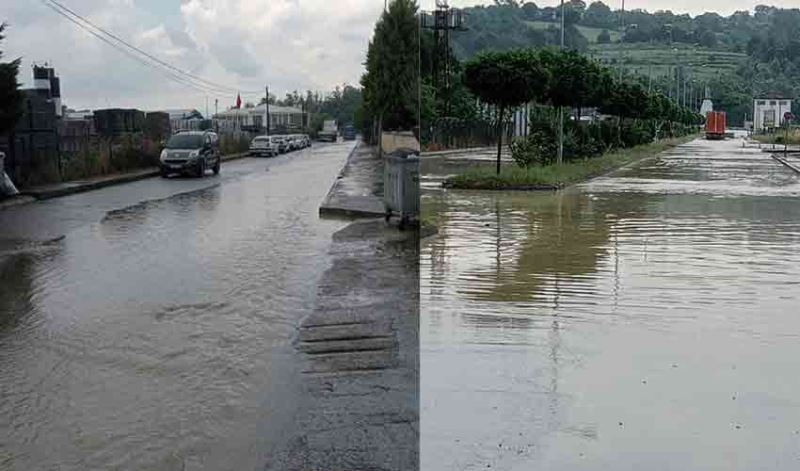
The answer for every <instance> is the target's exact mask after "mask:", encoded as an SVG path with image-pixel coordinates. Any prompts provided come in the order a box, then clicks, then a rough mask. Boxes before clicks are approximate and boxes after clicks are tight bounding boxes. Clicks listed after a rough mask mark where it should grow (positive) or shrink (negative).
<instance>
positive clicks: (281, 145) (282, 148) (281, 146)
mask: <svg viewBox="0 0 800 471" xmlns="http://www.w3.org/2000/svg"><path fill="white" fill-rule="evenodd" d="M273 137H274V138H275V139H276V140H277V141H278V152H280V153H281V154H283V153H284V152H289V142H288V141H287V140H286V136H273Z"/></svg>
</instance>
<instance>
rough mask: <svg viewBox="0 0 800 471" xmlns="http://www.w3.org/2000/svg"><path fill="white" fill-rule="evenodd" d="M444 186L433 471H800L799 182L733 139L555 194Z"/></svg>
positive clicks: (436, 195) (428, 320)
mask: <svg viewBox="0 0 800 471" xmlns="http://www.w3.org/2000/svg"><path fill="white" fill-rule="evenodd" d="M439 177H440V176H439ZM439 177H437V176H435V175H431V176H429V177H428V178H427V180H428V182H429V184H427V185H426V192H425V196H424V198H423V206H425V207H426V211H427V212H430V213H432V214H433V216H432V217H433V219H435V221H436V224H437V225H438V227H439V235H438V236H436V237H432V238H429V239H426V240H425V241H423V244H422V252H421V260H420V264H421V266H420V273H421V295H420V303H421V306H422V307H421V313H420V316H421V321H420V336H421V342H422V346H421V348H422V350H421V404H422V410H421V417H422V420H421V440H422V441H421V457H422V469H423V470H431V471H432V470H471V469H501V470H529V469H554V470H559V471H564V470H608V469H675V470H711V469H714V470H750V469H773V470H794V469H797V468H798V466H800V397H798V394H797V391H798V390H800V376H798V375H797V374H796V362H797V358H798V357H800V319H799V318H798V316H797V315H798V313H800V180H799V179H798V176H797V175H795V174H794V173H793V172H791V171H790V170H789V169H787V168H785V167H783V166H781V165H780V164H778V163H776V162H775V161H773V160H772V159H771V158H770V156H769V155H768V154H765V153H762V152H759V151H758V150H757V149H744V148H742V142H741V140H739V139H736V140H728V141H724V142H708V141H704V140H698V141H694V142H691V143H689V144H686V145H683V146H680V147H678V148H675V149H673V150H671V151H669V152H667V153H666V154H663V155H661V156H659V157H656V158H653V159H648V160H645V161H643V162H641V163H639V164H637V165H635V166H633V167H630V168H626V169H623V170H621V171H619V172H616V173H614V174H612V175H611V176H608V177H604V178H599V179H596V180H594V181H592V182H589V183H587V184H584V185H581V186H579V187H576V188H571V189H569V190H566V191H564V192H559V193H502V192H480V193H479V192H463V191H444V190H441V189H438V188H437V187H436V183H437V182H438V181H440V178H439Z"/></svg>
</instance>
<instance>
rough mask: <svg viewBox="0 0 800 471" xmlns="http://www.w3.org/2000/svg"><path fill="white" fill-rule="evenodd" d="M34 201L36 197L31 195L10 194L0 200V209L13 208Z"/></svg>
mask: <svg viewBox="0 0 800 471" xmlns="http://www.w3.org/2000/svg"><path fill="white" fill-rule="evenodd" d="M34 201H36V198H34V197H33V196H19V195H17V196H12V197H10V198H8V199H4V200H0V211H2V210H4V209H8V208H13V207H14V206H20V205H23V204H28V203H33V202H34Z"/></svg>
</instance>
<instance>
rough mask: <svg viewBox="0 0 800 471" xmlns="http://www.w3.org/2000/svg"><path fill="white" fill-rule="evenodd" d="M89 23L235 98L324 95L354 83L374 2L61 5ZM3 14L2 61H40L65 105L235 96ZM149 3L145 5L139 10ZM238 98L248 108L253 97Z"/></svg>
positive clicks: (18, 12) (45, 15) (37, 18)
mask: <svg viewBox="0 0 800 471" xmlns="http://www.w3.org/2000/svg"><path fill="white" fill-rule="evenodd" d="M59 1H60V2H61V3H63V4H65V5H67V6H68V7H69V8H71V9H73V10H75V11H76V12H78V13H80V14H81V15H83V16H85V17H87V18H88V19H90V20H91V21H92V22H94V23H95V24H97V25H99V26H102V27H103V28H105V29H107V30H109V31H111V32H113V33H115V34H116V35H118V36H120V37H122V38H124V39H126V40H128V41H129V42H130V43H132V44H134V45H136V46H137V47H139V48H141V49H143V50H145V51H147V52H149V53H151V54H153V55H154V56H157V57H158V58H160V59H162V60H164V61H166V62H168V63H170V64H173V65H174V66H176V67H177V68H179V69H182V70H186V71H189V72H190V73H192V74H194V75H197V76H200V77H203V78H205V79H207V80H209V81H212V82H214V83H221V84H225V85H226V86H230V87H233V88H235V89H237V90H242V91H254V92H255V91H258V90H262V89H263V87H264V85H265V84H267V83H268V84H269V85H270V87H271V91H273V93H277V94H283V93H285V92H287V91H291V90H294V89H298V90H304V89H308V88H310V89H313V90H319V91H327V90H330V89H332V88H333V87H334V86H336V85H340V84H342V83H345V82H347V83H357V81H358V79H359V77H360V75H361V73H362V69H363V66H362V62H363V60H364V54H365V51H366V47H367V44H368V41H369V37H370V35H371V33H372V28H373V25H374V22H375V20H376V19H377V17H378V15H379V14H380V12H381V10H382V8H383V2H382V1H381V0H339V1H322V0H182V2H181V4H180V5H179V6H178V5H174V4H173V5H170V6H169V7H166V6H165V5H166V3H165V4H164V5H162V4H160V3H159V4H157V5H156V6H152V4H154V3H155V2H144V1H142V0H136V1H134V0H81V1H78V0H59ZM14 3H15V4H14V5H12V7H11V8H10V9H9V10H7V11H5V12H3V13H4V17H5V18H0V19H4V20H6V21H8V22H9V23H10V25H11V26H10V28H9V30H8V37H7V39H6V41H5V43H4V44H3V48H4V50H5V52H6V57H17V56H22V57H23V68H22V70H21V75H22V76H21V79H22V81H23V83H24V84H25V85H27V86H29V85H30V84H31V82H32V80H31V77H30V75H31V72H30V65H31V64H32V63H33V62H39V63H41V62H45V61H48V62H50V63H52V64H53V65H54V66H55V67H56V71H57V73H58V74H59V75H60V77H61V81H62V92H63V95H64V101H65V103H67V104H68V105H70V106H73V107H81V108H82V107H89V108H98V107H106V106H123V107H137V108H141V109H157V108H168V107H170V108H171V107H197V108H199V109H201V110H202V109H204V107H205V100H206V96H207V95H208V97H209V102H210V103H211V107H212V111H213V102H214V99H215V98H216V99H219V101H220V107H224V106H227V105H229V104H231V103H232V102H233V101H234V99H235V93H234V92H231V93H207V92H199V91H197V90H194V89H192V88H190V87H187V86H185V85H181V84H176V83H174V82H172V81H171V80H170V79H168V78H167V77H165V76H164V74H163V73H160V72H158V71H156V70H153V69H152V68H148V67H146V66H144V65H141V64H140V63H138V62H135V61H133V60H131V59H130V58H129V57H127V56H125V55H124V54H122V53H120V52H119V51H117V50H115V49H113V48H111V47H110V46H108V45H106V44H104V43H102V42H100V40H98V39H97V38H95V37H92V36H91V35H90V34H88V33H86V32H84V31H82V30H80V29H79V28H78V27H77V26H75V25H74V24H72V23H70V22H68V20H66V19H64V18H62V17H61V16H59V15H57V14H56V13H55V12H53V11H52V10H50V9H48V8H46V7H45V6H43V4H42V3H41V2H14ZM148 4H151V6H150V7H147V5H148ZM155 9H159V10H162V9H163V10H166V9H172V10H173V11H172V13H173V14H164V12H163V11H161V12H156V11H154V10H155ZM260 93H261V92H258V95H250V96H248V95H246V94H245V93H243V99H246V100H247V99H249V100H252V101H255V100H257V99H258V98H259V97H260Z"/></svg>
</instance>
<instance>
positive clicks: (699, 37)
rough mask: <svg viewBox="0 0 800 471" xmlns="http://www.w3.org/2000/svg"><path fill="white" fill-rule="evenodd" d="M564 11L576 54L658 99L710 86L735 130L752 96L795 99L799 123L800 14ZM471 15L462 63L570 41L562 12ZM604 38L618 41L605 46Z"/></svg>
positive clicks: (575, 6)
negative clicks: (656, 94)
mask: <svg viewBox="0 0 800 471" xmlns="http://www.w3.org/2000/svg"><path fill="white" fill-rule="evenodd" d="M487 1H488V0H487ZM615 5H616V2H615ZM564 11H565V15H564V23H565V26H566V28H565V31H564V38H565V43H566V46H567V48H569V49H572V50H577V51H580V52H582V53H584V54H587V55H590V56H592V57H594V58H596V59H598V60H600V61H601V62H603V63H604V64H606V65H608V66H610V67H614V68H616V67H620V65H621V67H622V68H623V69H624V71H625V75H626V76H628V77H630V78H632V79H636V80H639V81H640V82H643V83H645V84H648V86H650V85H652V87H653V88H654V89H655V90H660V91H662V92H664V93H666V94H669V93H670V92H671V91H672V90H675V89H676V88H677V83H680V84H682V86H683V84H688V87H691V88H692V90H703V89H705V88H706V87H708V88H709V89H710V90H711V97H712V99H713V100H714V102H715V105H717V106H718V107H720V108H721V109H724V110H725V111H727V112H728V116H729V119H730V120H731V121H732V122H733V123H735V124H741V122H742V121H743V119H744V117H745V116H746V115H747V114H748V113H752V109H751V108H752V103H753V101H752V100H753V96H781V97H786V98H792V99H794V102H795V109H794V111H795V113H796V114H800V9H797V8H794V9H782V8H776V7H772V6H767V5H759V6H756V7H755V8H754V10H753V11H739V12H736V13H734V14H732V15H730V16H721V15H719V14H717V13H713V12H709V13H704V14H702V15H698V16H694V17H692V16H690V15H686V14H675V13H672V12H670V11H658V12H654V13H649V12H647V11H645V10H641V9H634V10H626V11H624V12H623V11H620V10H613V9H612V8H610V7H609V6H608V5H607V4H604V3H602V2H600V1H594V2H591V3H590V2H587V1H581V0H569V1H567V2H566V7H565V10H564ZM464 12H465V13H466V17H467V30H466V31H459V32H454V33H453V36H452V38H453V43H452V50H453V54H454V55H455V56H456V57H457V58H458V59H459V60H462V61H463V60H466V59H469V58H470V57H472V56H474V55H475V54H477V53H480V52H482V51H502V50H508V49H515V48H539V47H548V46H549V47H554V46H558V45H559V43H560V41H561V30H560V23H561V21H560V16H561V10H560V9H559V8H554V7H552V6H547V7H539V6H537V5H536V4H535V3H533V2H530V1H526V2H522V1H519V0H494V1H493V2H492V4H487V5H478V6H475V7H469V8H465V9H464ZM621 25H625V27H624V28H622V27H621ZM604 31H607V32H608V33H609V37H603V38H602V40H600V39H601V38H600V35H601V34H602V33H603V32H604ZM603 36H605V35H604V34H603Z"/></svg>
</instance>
